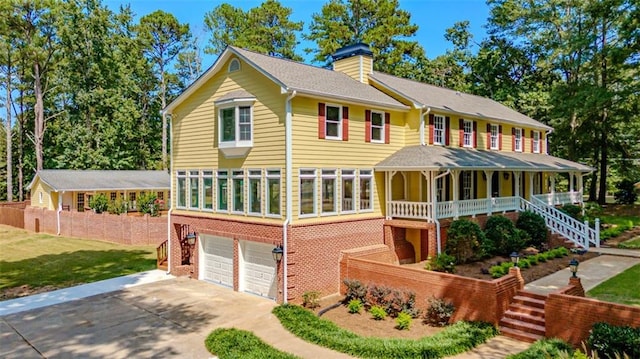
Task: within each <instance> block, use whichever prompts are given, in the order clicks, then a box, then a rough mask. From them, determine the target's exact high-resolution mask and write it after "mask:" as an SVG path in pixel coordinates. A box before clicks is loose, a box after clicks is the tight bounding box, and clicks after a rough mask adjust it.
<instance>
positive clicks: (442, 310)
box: [424, 297, 456, 327]
mask: <svg viewBox="0 0 640 359" xmlns="http://www.w3.org/2000/svg"><path fill="white" fill-rule="evenodd" d="M455 310H456V307H455V305H453V302H450V301H447V300H445V299H442V298H436V297H431V298H429V308H427V313H426V314H425V317H424V320H425V322H427V323H428V324H431V325H434V326H437V327H443V326H445V325H447V324H449V320H450V319H451V317H452V316H453V312H455Z"/></svg>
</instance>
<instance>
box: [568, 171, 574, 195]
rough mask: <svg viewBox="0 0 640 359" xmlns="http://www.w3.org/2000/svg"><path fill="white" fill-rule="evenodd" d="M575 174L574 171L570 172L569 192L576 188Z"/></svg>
mask: <svg viewBox="0 0 640 359" xmlns="http://www.w3.org/2000/svg"><path fill="white" fill-rule="evenodd" d="M573 176H574V173H573V172H569V193H571V192H573V188H574V185H573Z"/></svg>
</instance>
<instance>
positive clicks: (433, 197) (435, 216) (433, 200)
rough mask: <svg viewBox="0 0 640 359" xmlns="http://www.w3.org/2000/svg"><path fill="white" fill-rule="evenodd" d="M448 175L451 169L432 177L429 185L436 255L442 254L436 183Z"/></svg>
mask: <svg viewBox="0 0 640 359" xmlns="http://www.w3.org/2000/svg"><path fill="white" fill-rule="evenodd" d="M450 173H451V169H448V170H447V172H445V173H441V174H439V175H437V176H435V177H433V182H432V183H431V203H433V211H432V212H433V220H434V222H436V243H437V246H438V254H440V253H442V244H441V239H440V221H439V220H438V212H437V208H438V206H436V198H438V196H437V195H436V181H437V180H438V179H439V178H442V177H444V176H447V175H449V174H450Z"/></svg>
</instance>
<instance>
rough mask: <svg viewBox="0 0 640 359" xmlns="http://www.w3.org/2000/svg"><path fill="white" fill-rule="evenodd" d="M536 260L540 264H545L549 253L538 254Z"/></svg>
mask: <svg viewBox="0 0 640 359" xmlns="http://www.w3.org/2000/svg"><path fill="white" fill-rule="evenodd" d="M536 258H537V259H538V262H540V263H544V262H546V261H547V253H546V252H545V253H538V254H536Z"/></svg>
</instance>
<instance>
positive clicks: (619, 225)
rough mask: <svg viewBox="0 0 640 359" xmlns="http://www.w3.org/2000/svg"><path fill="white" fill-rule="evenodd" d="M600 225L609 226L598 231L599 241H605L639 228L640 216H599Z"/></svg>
mask: <svg viewBox="0 0 640 359" xmlns="http://www.w3.org/2000/svg"><path fill="white" fill-rule="evenodd" d="M599 217H600V223H606V224H609V225H611V227H609V228H607V229H603V230H602V231H600V239H602V240H606V239H609V238H613V237H617V236H619V235H620V234H622V232H624V231H626V230H629V229H631V228H633V227H635V226H640V216H620V215H600V216H599Z"/></svg>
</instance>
